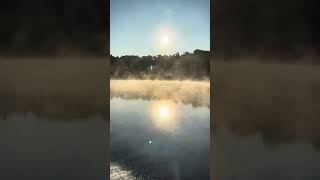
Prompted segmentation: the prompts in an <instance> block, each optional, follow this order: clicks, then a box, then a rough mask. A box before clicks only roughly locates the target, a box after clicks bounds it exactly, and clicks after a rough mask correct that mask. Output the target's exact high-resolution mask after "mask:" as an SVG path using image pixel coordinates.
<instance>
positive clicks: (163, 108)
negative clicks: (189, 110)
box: [159, 106, 169, 118]
mask: <svg viewBox="0 0 320 180" xmlns="http://www.w3.org/2000/svg"><path fill="white" fill-rule="evenodd" d="M159 115H160V117H161V118H166V117H168V115H169V109H168V107H166V106H161V107H160V108H159Z"/></svg>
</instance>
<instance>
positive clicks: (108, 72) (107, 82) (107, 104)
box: [103, 0, 111, 179]
mask: <svg viewBox="0 0 320 180" xmlns="http://www.w3.org/2000/svg"><path fill="white" fill-rule="evenodd" d="M103 1H104V3H105V7H106V9H105V10H106V13H105V17H106V21H105V22H106V42H105V43H106V44H107V45H106V47H107V48H106V50H105V51H106V82H105V83H106V90H105V92H106V96H105V98H106V109H107V110H106V113H107V115H106V134H105V135H106V136H107V138H106V139H107V142H106V145H107V148H106V149H107V152H106V155H107V158H106V179H110V162H111V147H110V0H103Z"/></svg>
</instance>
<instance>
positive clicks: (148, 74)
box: [110, 49, 210, 79]
mask: <svg viewBox="0 0 320 180" xmlns="http://www.w3.org/2000/svg"><path fill="white" fill-rule="evenodd" d="M110 77H111V78H113V79H128V78H133V79H209V77H210V51H203V50H198V49H197V50H195V51H194V52H193V53H188V52H186V53H184V54H181V55H180V54H179V53H176V54H173V55H157V56H142V57H139V56H132V55H130V56H121V57H114V56H112V55H111V56H110Z"/></svg>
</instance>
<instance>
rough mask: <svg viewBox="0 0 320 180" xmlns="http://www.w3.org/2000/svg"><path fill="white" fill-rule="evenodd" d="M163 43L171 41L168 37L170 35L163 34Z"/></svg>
mask: <svg viewBox="0 0 320 180" xmlns="http://www.w3.org/2000/svg"><path fill="white" fill-rule="evenodd" d="M161 43H162V44H163V45H167V44H168V43H169V37H168V35H163V36H162V37H161Z"/></svg>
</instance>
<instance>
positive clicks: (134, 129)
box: [110, 98, 210, 180]
mask: <svg viewBox="0 0 320 180" xmlns="http://www.w3.org/2000/svg"><path fill="white" fill-rule="evenodd" d="M110 135H111V136H110V144H111V152H112V153H111V156H112V157H111V158H112V164H114V163H116V164H117V165H118V166H119V167H122V168H123V169H126V171H128V172H130V176H133V177H135V178H136V179H199V180H202V179H203V180H207V179H209V178H210V167H209V159H210V158H209V153H210V111H209V108H208V107H193V106H192V105H185V104H181V103H175V102H173V101H170V100H140V99H133V100H125V99H121V98H112V99H111V100H110ZM112 164H111V165H112ZM114 168H115V166H111V175H110V176H111V179H117V178H118V179H119V176H116V175H115V174H112V173H113V170H114ZM124 174H125V175H127V173H124ZM115 176H116V177H117V178H113V177H115Z"/></svg>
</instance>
